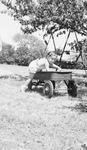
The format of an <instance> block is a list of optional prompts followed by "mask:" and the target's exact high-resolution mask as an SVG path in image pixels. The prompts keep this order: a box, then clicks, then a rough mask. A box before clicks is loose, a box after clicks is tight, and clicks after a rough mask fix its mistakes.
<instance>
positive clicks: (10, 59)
mask: <svg viewBox="0 0 87 150" xmlns="http://www.w3.org/2000/svg"><path fill="white" fill-rule="evenodd" d="M14 53H15V51H14V48H13V47H12V45H10V44H6V43H3V44H2V51H1V58H2V59H1V60H2V63H3V62H5V63H7V64H13V63H14Z"/></svg>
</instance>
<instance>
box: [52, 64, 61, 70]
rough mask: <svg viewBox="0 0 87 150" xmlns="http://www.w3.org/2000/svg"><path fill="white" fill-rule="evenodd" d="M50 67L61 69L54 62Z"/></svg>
mask: <svg viewBox="0 0 87 150" xmlns="http://www.w3.org/2000/svg"><path fill="white" fill-rule="evenodd" d="M52 68H55V69H58V70H59V71H61V68H60V67H59V66H57V65H56V64H52Z"/></svg>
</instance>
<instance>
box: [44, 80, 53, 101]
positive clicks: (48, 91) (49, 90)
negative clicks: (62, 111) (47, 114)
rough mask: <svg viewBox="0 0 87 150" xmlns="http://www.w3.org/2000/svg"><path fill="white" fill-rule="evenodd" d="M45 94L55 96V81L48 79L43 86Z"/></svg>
mask: <svg viewBox="0 0 87 150" xmlns="http://www.w3.org/2000/svg"><path fill="white" fill-rule="evenodd" d="M43 94H44V95H46V96H48V97H49V98H51V97H52V96H53V83H52V82H51V81H49V80H48V81H46V82H45V85H44V87H43Z"/></svg>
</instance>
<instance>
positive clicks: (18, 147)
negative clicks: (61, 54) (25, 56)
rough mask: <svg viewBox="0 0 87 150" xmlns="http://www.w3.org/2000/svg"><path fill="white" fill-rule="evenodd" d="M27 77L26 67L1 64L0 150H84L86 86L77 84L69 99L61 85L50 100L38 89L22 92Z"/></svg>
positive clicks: (85, 138)
mask: <svg viewBox="0 0 87 150" xmlns="http://www.w3.org/2000/svg"><path fill="white" fill-rule="evenodd" d="M78 72H79V75H80V73H81V71H79V70H78ZM27 75H28V68H27V67H21V66H14V65H12V66H11V65H10V66H9V65H0V150H81V149H82V150H83V148H82V145H83V144H85V143H87V119H86V118H87V87H86V86H85V85H84V83H80V84H79V83H78V96H77V97H76V98H72V97H70V96H69V95H68V93H67V88H66V86H65V84H64V83H63V82H60V83H57V89H56V92H55V94H54V96H53V97H52V98H50V99H49V98H47V97H45V96H43V94H42V88H41V87H37V88H34V89H33V90H32V91H31V92H26V93H21V91H20V86H21V85H22V84H23V83H24V82H25V79H26V77H27ZM81 76H82V75H81ZM74 78H75V76H74ZM76 82H77V78H76Z"/></svg>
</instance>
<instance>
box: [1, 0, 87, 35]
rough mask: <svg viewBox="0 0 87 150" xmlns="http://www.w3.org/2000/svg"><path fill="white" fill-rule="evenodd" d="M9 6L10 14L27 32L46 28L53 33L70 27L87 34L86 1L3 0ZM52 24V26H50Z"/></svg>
mask: <svg viewBox="0 0 87 150" xmlns="http://www.w3.org/2000/svg"><path fill="white" fill-rule="evenodd" d="M1 2H2V3H3V4H4V5H6V6H7V8H8V10H9V12H10V14H11V15H12V16H13V17H14V18H15V19H17V20H19V22H20V23H21V25H22V30H23V31H24V32H25V33H32V32H34V31H37V30H38V29H44V28H45V29H46V30H47V33H48V34H49V33H53V32H55V31H56V30H60V29H70V30H72V31H76V32H78V33H80V34H84V35H87V27H86V25H85V19H84V13H85V11H86V7H85V6H86V3H85V5H83V3H82V1H81V0H80V1H79V0H55V1H54V0H43V1H42V0H38V5H36V4H35V3H34V1H33V0H15V3H13V2H12V1H11V0H1ZM50 25H51V27H50Z"/></svg>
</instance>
